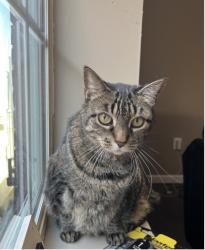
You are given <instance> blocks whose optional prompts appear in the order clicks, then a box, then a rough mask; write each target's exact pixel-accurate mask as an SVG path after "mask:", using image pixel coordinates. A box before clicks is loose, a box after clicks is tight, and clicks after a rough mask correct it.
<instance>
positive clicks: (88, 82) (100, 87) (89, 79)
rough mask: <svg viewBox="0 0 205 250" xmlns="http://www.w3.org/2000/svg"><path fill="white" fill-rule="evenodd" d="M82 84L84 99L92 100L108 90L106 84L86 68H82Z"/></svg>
mask: <svg viewBox="0 0 205 250" xmlns="http://www.w3.org/2000/svg"><path fill="white" fill-rule="evenodd" d="M84 84H85V98H86V99H94V98H96V97H98V96H100V95H102V94H103V93H104V92H105V91H106V90H109V88H108V86H107V84H106V82H105V81H103V80H102V79H101V78H100V77H99V76H98V75H97V73H96V72H95V71H94V70H92V69H91V68H89V67H87V66H84Z"/></svg>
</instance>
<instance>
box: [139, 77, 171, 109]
mask: <svg viewBox="0 0 205 250" xmlns="http://www.w3.org/2000/svg"><path fill="white" fill-rule="evenodd" d="M167 80H168V79H167V78H162V79H159V80H156V81H154V82H152V83H149V84H146V85H145V86H144V87H142V88H141V89H140V90H139V91H137V95H138V96H140V97H142V98H143V101H144V102H146V103H148V104H149V105H150V106H151V107H152V106H154V105H155V103H156V100H157V96H158V94H159V93H160V91H161V89H162V88H163V87H164V86H165V85H166V82H167Z"/></svg>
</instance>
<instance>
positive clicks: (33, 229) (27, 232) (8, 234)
mask: <svg viewBox="0 0 205 250" xmlns="http://www.w3.org/2000/svg"><path fill="white" fill-rule="evenodd" d="M6 1H7V3H8V4H9V5H10V6H11V7H12V8H13V9H14V10H15V11H16V12H17V14H18V15H19V16H21V17H22V18H23V19H24V21H25V22H26V23H28V24H29V27H30V28H31V29H32V30H33V31H34V32H35V33H36V35H37V36H38V37H39V38H40V39H41V40H42V41H44V43H45V49H46V52H45V67H46V68H45V72H46V73H45V77H46V79H45V82H46V83H45V95H46V103H45V106H46V119H45V120H46V162H48V158H49V155H50V153H51V152H52V151H53V118H54V63H53V0H44V1H45V9H46V15H45V19H44V21H45V31H44V34H45V35H43V33H41V32H40V31H39V29H38V28H37V24H35V22H34V21H33V20H32V18H31V17H29V16H28V15H27V14H26V13H25V11H24V9H23V8H21V7H19V5H18V4H17V3H16V2H15V1H12V0H6ZM31 1H32V0H31ZM27 27H28V26H27ZM25 52H26V50H25ZM28 59H29V58H28V53H26V62H28ZM26 74H27V75H26V79H27V80H28V79H29V76H28V74H29V72H27V71H26ZM50 100H51V101H50ZM27 101H28V100H27ZM27 104H28V103H27ZM27 138H28V137H27ZM27 143H29V141H27ZM27 170H28V171H29V168H28V169H27ZM30 178H31V176H30V173H29V172H28V181H29V179H30ZM28 188H29V184H28ZM29 193H30V190H29V189H28V194H29ZM27 205H28V206H30V204H27ZM22 216H23V214H22ZM19 219H20V218H19V216H16V215H14V216H13V218H12V219H11V222H10V223H9V225H8V227H7V229H6V231H5V233H4V236H3V239H2V240H1V242H0V246H1V248H10V247H11V242H12V241H13V240H15V246H14V248H21V249H22V248H35V247H36V243H37V242H39V241H43V239H44V235H45V226H46V208H45V205H44V194H42V195H41V197H40V200H39V203H38V208H37V211H36V213H35V214H34V215H27V216H24V217H23V222H22V223H21V226H20V228H19V229H18V232H19V233H18V236H17V239H12V232H13V231H14V230H15V229H16V227H17V226H18V223H17V222H18V220H19Z"/></svg>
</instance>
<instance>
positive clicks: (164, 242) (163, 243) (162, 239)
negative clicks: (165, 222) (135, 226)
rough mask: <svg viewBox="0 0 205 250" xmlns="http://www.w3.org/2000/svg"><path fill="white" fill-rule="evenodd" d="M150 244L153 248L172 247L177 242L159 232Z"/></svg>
mask: <svg viewBox="0 0 205 250" xmlns="http://www.w3.org/2000/svg"><path fill="white" fill-rule="evenodd" d="M152 244H153V246H154V247H155V248H160V249H174V248H175V246H176V244H177V242H176V240H174V239H172V238H170V237H168V236H166V235H164V234H159V235H157V236H156V237H155V238H153V240H152Z"/></svg>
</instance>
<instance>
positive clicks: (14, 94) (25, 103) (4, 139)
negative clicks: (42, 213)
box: [0, 0, 49, 248]
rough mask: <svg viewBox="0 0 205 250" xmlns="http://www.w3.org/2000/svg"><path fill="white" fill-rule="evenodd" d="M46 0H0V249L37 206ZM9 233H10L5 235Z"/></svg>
mask: <svg viewBox="0 0 205 250" xmlns="http://www.w3.org/2000/svg"><path fill="white" fill-rule="evenodd" d="M47 11H48V2H47V1H46V0H7V1H6V0H0V56H1V60H0V79H1V81H0V165H1V169H0V248H13V247H14V246H15V242H16V239H17V236H18V233H19V230H20V228H21V226H22V224H23V221H24V218H25V216H26V215H29V214H32V215H34V216H35V214H36V213H37V210H38V208H39V201H40V199H41V196H42V189H43V184H44V177H45V167H46V162H47V159H48V132H47V130H48V129H47V128H48V118H49V115H48V70H47V69H48V48H47V44H48V40H47V16H48V13H47ZM11 231H12V234H11Z"/></svg>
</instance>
